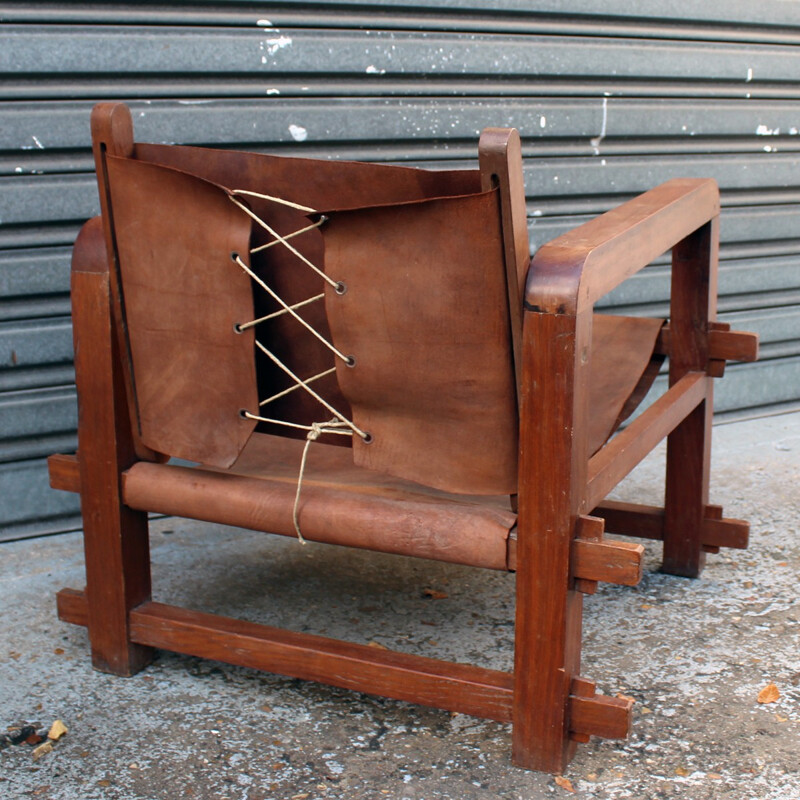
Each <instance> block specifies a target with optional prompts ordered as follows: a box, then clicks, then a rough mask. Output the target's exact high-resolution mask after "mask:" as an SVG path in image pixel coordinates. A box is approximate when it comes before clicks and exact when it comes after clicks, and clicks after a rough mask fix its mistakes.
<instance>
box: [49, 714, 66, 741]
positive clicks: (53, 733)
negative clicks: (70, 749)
mask: <svg viewBox="0 0 800 800" xmlns="http://www.w3.org/2000/svg"><path fill="white" fill-rule="evenodd" d="M68 730H69V728H67V726H66V725H65V724H64V723H63V722H62V721H61V720H60V719H57V720H56V721H55V722H54V723H53V724H52V725H51V726H50V730H49V731H48V733H47V738H48V739H52V740H53V741H54V742H57V741H58V740H59V739H60V738H61V737H62V736H63V735H64V734H65V733H66V732H67V731H68Z"/></svg>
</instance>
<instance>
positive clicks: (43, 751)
mask: <svg viewBox="0 0 800 800" xmlns="http://www.w3.org/2000/svg"><path fill="white" fill-rule="evenodd" d="M52 749H53V743H52V742H51V741H49V740H48V741H46V742H45V743H44V744H40V745H39V746H38V747H37V748H36V749H35V750H34V751H33V760H34V761H38V760H39V759H40V758H41V757H42V756H46V755H47V754H48V753H49V752H50V751H51V750H52Z"/></svg>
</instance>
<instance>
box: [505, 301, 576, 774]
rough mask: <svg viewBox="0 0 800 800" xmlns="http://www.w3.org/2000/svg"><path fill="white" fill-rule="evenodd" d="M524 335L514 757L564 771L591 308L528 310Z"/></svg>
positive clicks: (570, 745) (568, 752) (569, 747)
mask: <svg viewBox="0 0 800 800" xmlns="http://www.w3.org/2000/svg"><path fill="white" fill-rule="evenodd" d="M523 336H524V347H523V379H522V394H521V419H520V426H521V430H520V476H521V483H520V493H519V523H518V543H517V578H516V579H517V612H516V645H515V667H514V675H515V684H514V731H513V758H514V762H515V763H516V764H518V765H519V766H524V767H527V768H529V769H538V770H543V771H547V772H559V771H561V770H563V768H564V767H565V766H566V764H567V762H568V761H569V759H570V758H571V756H572V753H573V752H574V748H575V743H574V741H572V740H571V739H570V736H569V719H568V705H569V691H570V684H571V681H572V678H573V677H577V675H578V672H579V668H580V641H581V624H582V608H583V606H582V596H581V594H580V593H579V592H577V591H575V588H574V582H573V581H572V579H571V578H570V552H571V548H572V541H573V538H574V535H575V526H576V520H577V517H578V515H579V514H581V513H584V511H585V510H586V509H585V508H584V506H585V498H584V497H583V493H584V490H585V486H586V469H587V461H588V458H587V456H588V453H587V448H586V441H587V440H586V436H585V421H586V419H587V416H588V392H587V388H588V387H587V380H588V372H589V370H588V366H589V362H588V352H589V346H590V342H591V311H588V312H584V313H582V314H580V315H578V316H577V317H575V316H572V315H569V314H545V313H539V312H527V313H526V314H525V323H524V332H523ZM544 342H546V343H547V345H546V346H544V345H542V344H541V343H544ZM536 343H539V345H540V346H539V347H538V349H537V348H536V346H535V345H536Z"/></svg>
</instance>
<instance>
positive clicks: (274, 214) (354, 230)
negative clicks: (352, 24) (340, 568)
mask: <svg viewBox="0 0 800 800" xmlns="http://www.w3.org/2000/svg"><path fill="white" fill-rule="evenodd" d="M136 155H137V156H138V160H137V159H122V158H114V157H109V158H108V165H109V180H110V184H111V193H112V206H113V213H114V222H115V233H116V237H117V246H118V251H119V257H120V262H121V269H122V276H123V291H124V295H125V307H126V314H127V325H128V330H129V336H130V340H131V350H132V357H133V369H134V380H135V384H136V393H137V399H138V405H139V413H140V418H141V425H142V432H143V437H144V441H145V443H146V444H147V445H148V446H149V447H152V448H153V449H155V450H158V451H160V452H165V453H168V454H169V455H172V456H178V457H182V458H186V459H189V460H192V461H198V462H201V463H205V464H209V465H213V466H218V467H226V466H230V465H231V464H232V463H233V461H234V460H235V459H236V458H237V456H238V455H239V453H240V452H241V451H242V449H243V448H244V446H245V443H246V442H247V440H248V438H249V436H250V434H251V432H252V430H253V427H254V424H253V423H252V422H251V421H248V420H243V419H241V417H240V416H239V413H238V412H239V409H241V408H248V409H250V410H253V411H255V410H257V408H258V398H259V397H265V396H268V395H270V394H272V393H274V392H277V391H280V390H282V389H284V388H286V387H288V386H290V385H292V382H291V380H290V379H288V378H287V377H286V376H285V375H283V374H282V373H280V371H277V370H276V369H275V368H274V367H273V365H272V364H271V363H270V362H267V361H266V359H265V358H254V353H253V350H254V348H253V333H252V331H250V332H247V333H244V334H236V333H235V332H234V323H235V322H242V321H246V320H247V319H252V318H254V317H257V316H261V315H263V314H266V313H270V312H272V311H274V310H276V309H277V307H278V306H277V305H276V303H275V302H274V301H272V300H269V299H268V298H266V297H265V296H264V293H263V292H262V291H261V290H260V289H256V290H255V297H256V301H255V303H254V301H253V289H252V285H251V281H250V278H249V277H247V275H246V274H244V273H243V272H242V270H241V269H240V268H239V267H238V266H237V265H236V264H235V263H233V262H232V261H231V258H230V253H231V251H236V252H239V253H241V254H242V256H243V257H244V258H245V260H247V251H248V249H249V247H254V246H258V245H260V244H262V243H265V242H268V241H271V238H272V237H270V236H269V235H268V234H267V233H266V232H265V231H263V230H261V229H260V228H259V227H258V226H257V225H253V224H252V223H251V220H250V218H249V217H247V216H246V214H245V213H244V212H242V211H241V210H240V209H239V208H237V207H236V206H235V205H234V204H233V203H232V202H231V201H230V199H229V197H228V192H229V190H230V189H231V188H245V189H250V190H252V191H258V192H263V193H266V194H273V195H275V196H279V197H283V198H284V199H289V200H294V201H296V202H298V203H301V204H304V205H307V206H309V207H315V208H316V207H319V208H320V209H321V210H326V209H330V207H331V206H335V207H336V208H338V209H339V210H337V211H330V210H327V211H326V213H327V215H328V221H327V222H326V223H325V225H324V226H323V227H322V229H321V231H322V233H321V232H320V230H314V231H310V232H308V233H306V234H303V235H302V236H298V237H296V238H294V239H292V244H293V245H295V246H297V247H298V249H299V250H301V252H303V253H304V254H305V255H306V256H307V257H308V258H309V259H310V260H312V261H313V262H314V263H315V264H317V265H319V266H321V267H323V268H324V269H325V270H326V271H327V273H328V274H329V275H330V276H331V277H332V278H333V279H334V280H337V281H342V282H344V283H345V284H346V286H347V291H346V293H345V294H343V295H340V294H337V293H335V292H333V291H332V290H331V289H330V288H326V289H324V291H325V294H326V297H325V302H324V303H322V302H317V303H315V304H313V305H310V306H307V307H304V308H303V309H302V310H299V312H298V313H300V314H301V316H303V317H304V318H305V319H307V320H308V321H309V322H310V323H311V324H312V325H313V326H314V327H315V328H316V329H317V330H319V331H320V333H322V334H323V335H324V336H326V337H329V338H332V339H333V341H334V344H335V345H336V346H337V347H338V348H339V349H340V350H342V351H343V352H345V353H347V354H348V355H349V354H352V355H353V356H355V366H354V367H348V366H345V365H344V364H342V363H341V362H339V363H338V364H337V365H336V370H337V371H336V374H335V375H331V376H330V377H328V378H326V379H323V380H320V381H319V382H317V383H316V384H315V385H314V386H315V388H316V389H318V391H320V393H321V394H322V395H323V396H324V397H325V398H326V399H327V400H329V401H330V402H331V403H332V404H333V405H334V407H336V408H337V409H338V410H339V411H341V412H342V413H343V414H345V415H347V416H350V415H352V417H353V418H354V419H355V421H356V423H357V424H358V425H359V426H360V427H361V428H362V429H364V430H366V431H368V432H369V433H370V434H371V436H372V442H371V443H370V444H365V443H363V442H362V441H361V440H360V439H358V437H356V438H355V441H354V443H353V444H354V449H353V455H352V456H350V454H349V453H345V455H346V457H348V458H353V459H354V460H355V464H356V465H357V466H358V467H363V468H365V469H368V470H370V473H369V474H371V475H374V474H375V473H376V472H380V473H386V474H388V475H393V476H395V477H399V478H404V479H407V480H409V481H414V482H416V483H419V484H424V485H427V486H429V487H434V488H436V489H440V490H443V491H448V492H457V493H461V494H476V495H477V494H484V495H501V494H510V493H514V492H515V491H516V489H517V447H518V443H517V417H516V407H515V396H514V375H513V367H512V360H511V345H510V331H509V328H508V325H509V323H508V315H507V306H506V304H507V300H506V289H505V283H504V267H503V258H502V237H501V229H500V218H499V210H498V201H497V196H496V192H488V193H480V192H479V191H478V183H479V176H478V173H476V172H445V173H434V172H428V171H424V170H414V169H406V168H395V167H386V166H381V165H372V164H353V163H347V162H320V161H313V160H309V159H285V158H278V157H270V156H261V155H258V154H244V153H235V152H226V151H213V150H211V151H209V150H204V149H201V148H182V147H167V146H157V145H137V146H136ZM144 159H147V160H144ZM151 162H152V163H151ZM154 162H160V163H154ZM183 170H189V171H190V172H184V171H183ZM190 173H192V174H190ZM198 176H200V177H198ZM214 181H224V182H225V184H224V185H217V184H216V183H214ZM448 194H449V195H450V196H446V197H439V195H448ZM246 202H247V204H248V205H249V206H250V207H251V208H252V209H253V210H254V211H255V212H256V213H257V214H258V215H259V216H261V217H262V218H264V219H265V220H267V221H268V222H269V224H270V225H272V226H273V227H274V228H275V229H277V230H278V231H279V232H280V233H281V234H283V235H286V234H289V233H291V232H293V231H295V230H297V229H299V228H301V227H304V226H305V225H308V223H309V218H308V215H307V214H306V213H305V212H303V211H299V210H295V209H291V208H286V207H285V206H281V205H276V204H274V203H271V202H269V201H265V200H259V199H256V198H249V197H248V198H246ZM370 204H371V205H370ZM348 207H349V208H348ZM312 216H313V215H312ZM323 236H324V249H323ZM251 261H252V264H253V268H254V269H255V270H256V271H257V272H258V273H259V274H260V275H261V276H262V277H263V279H264V280H265V281H266V282H267V283H268V284H269V285H270V286H272V287H273V288H274V289H275V290H276V291H277V292H278V293H279V294H280V295H281V296H282V297H283V298H284V299H285V300H286V301H287V302H289V303H294V302H299V301H301V300H304V299H306V298H308V297H310V296H312V295H314V294H318V293H320V292H322V291H323V287H325V284H324V282H323V281H322V279H321V278H320V277H319V276H317V275H315V274H314V273H313V272H312V271H311V270H310V269H309V268H308V267H306V266H305V265H303V264H302V262H300V261H299V260H298V259H297V257H296V256H294V255H292V254H291V253H289V252H288V251H287V250H286V249H285V248H283V247H281V246H276V247H272V248H270V249H269V250H266V251H264V252H263V253H259V254H255V255H253V256H252V259H251ZM660 325H661V321H659V320H641V319H631V318H619V317H608V316H595V323H594V344H593V349H592V367H591V369H592V373H591V375H592V379H591V384H592V389H591V414H590V425H589V437H590V442H589V445H590V452H594V451H595V450H597V449H598V448H599V447H600V446H602V444H603V443H604V442H605V441H606V440H607V438H608V437H609V436H610V435H611V433H613V431H614V430H615V429H616V427H617V426H618V425H619V423H620V422H621V420H622V419H624V417H625V416H626V415H627V414H628V413H630V411H631V410H632V408H633V407H634V403H633V402H632V399H633V400H636V401H638V400H639V399H641V397H642V396H643V394H644V392H645V391H646V388H647V387H648V386H649V383H650V382H651V381H652V379H653V378H654V377H655V373H656V372H657V367H658V361H657V360H653V359H651V355H650V354H651V352H652V345H653V343H654V341H655V338H656V336H657V335H658V329H659V327H660ZM257 331H258V334H257V335H258V338H259V340H260V341H262V342H264V344H265V345H266V346H268V347H269V348H270V349H271V350H273V351H274V352H275V353H276V355H278V357H279V358H281V359H282V360H284V361H285V362H286V363H287V364H288V365H289V366H290V367H291V368H292V369H293V370H294V371H295V372H296V373H297V374H298V375H300V376H301V377H304V378H305V377H308V376H310V375H314V374H316V373H317V372H320V371H322V370H325V369H329V368H330V367H331V366H332V365H333V364H334V358H333V356H332V354H331V353H330V352H329V351H328V350H327V349H326V348H324V346H323V345H321V344H320V343H319V342H318V341H317V340H316V339H315V338H313V337H312V335H311V334H309V333H307V332H306V331H305V330H304V329H303V328H302V327H301V326H300V325H299V324H298V323H297V322H296V320H292V319H290V318H288V317H286V316H284V317H282V318H279V319H278V320H275V321H270V322H268V323H264V324H263V325H260V326H259V327H258V328H257ZM256 374H258V384H257V390H256ZM263 413H264V414H265V415H267V416H275V417H276V418H279V419H286V420H289V421H295V422H299V423H301V424H310V423H312V422H319V421H324V420H325V419H327V418H329V416H330V414H329V412H327V411H325V410H324V409H323V408H322V407H321V406H320V405H319V404H318V403H317V401H315V400H313V398H310V397H308V396H307V395H306V394H305V393H304V392H303V391H302V390H300V391H295V392H293V393H292V394H291V395H289V396H287V397H286V398H285V399H283V400H280V401H278V402H276V403H274V404H271V405H269V406H267V407H265V408H264V409H263ZM275 430H276V431H277V432H278V433H280V434H281V435H287V434H289V435H299V436H301V437H303V436H305V433H304V432H302V431H301V432H300V433H299V434H297V433H294V434H292V433H291V429H287V428H283V427H281V428H275ZM327 439H328V440H329V441H330V443H334V444H350V441H349V439H347V438H346V437H335V436H329V437H327ZM265 455H266V454H265ZM269 461H270V459H267V462H265V466H264V468H265V469H267V468H269V467H268V464H269ZM298 467H299V460H298V463H297V464H296V465H295V466H294V467H293V469H294V470H296V469H297V468H298ZM295 474H296V473H295Z"/></svg>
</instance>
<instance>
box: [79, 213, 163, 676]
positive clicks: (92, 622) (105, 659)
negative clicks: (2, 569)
mask: <svg viewBox="0 0 800 800" xmlns="http://www.w3.org/2000/svg"><path fill="white" fill-rule="evenodd" d="M107 263H108V262H107V260H106V255H105V246H104V242H103V236H102V230H101V226H100V224H99V221H98V220H97V219H96V218H95V219H94V220H91V221H90V222H88V223H87V224H86V225H85V226H84V227H83V229H82V230H81V233H80V235H79V237H78V241H77V242H76V245H75V251H74V254H73V267H72V285H71V292H72V304H73V306H72V307H73V332H74V344H75V381H76V384H77V388H78V444H79V452H80V455H81V457H80V461H79V465H80V488H81V514H82V516H83V539H84V551H85V556H86V585H87V589H86V592H87V598H88V619H89V638H90V641H91V646H92V663H93V665H94V666H95V667H96V668H97V669H100V670H103V671H106V672H113V673H115V674H118V675H130V674H132V673H134V672H136V671H137V670H139V669H141V667H142V666H144V665H145V664H147V663H148V662H149V661H150V658H151V653H150V650H149V649H148V648H145V647H140V646H138V645H135V644H132V643H131V642H130V637H129V635H128V611H129V609H131V608H132V607H133V606H135V605H138V604H139V603H141V602H143V601H144V600H147V599H148V598H149V597H150V554H149V545H148V538H147V514H146V513H144V512H141V511H133V510H131V509H129V508H127V507H125V506H124V505H123V503H122V498H121V493H120V475H121V473H122V471H123V470H124V469H125V468H126V467H128V466H129V465H130V464H132V463H133V462H134V461H135V460H136V456H135V453H134V446H133V440H132V437H131V436H130V433H129V432H130V416H129V413H128V406H127V402H126V393H125V387H124V382H123V376H122V372H121V369H120V358H119V354H118V352H117V345H118V340H117V339H116V338H115V336H114V333H113V323H112V313H111V293H110V286H109V278H108V271H107V269H108V267H107Z"/></svg>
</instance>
